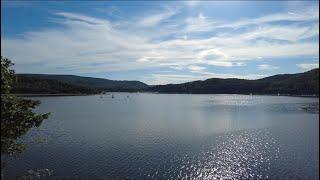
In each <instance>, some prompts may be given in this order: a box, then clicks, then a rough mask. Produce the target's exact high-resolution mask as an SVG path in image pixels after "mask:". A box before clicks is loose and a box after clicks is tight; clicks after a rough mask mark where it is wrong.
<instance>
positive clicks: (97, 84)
mask: <svg viewBox="0 0 320 180" xmlns="http://www.w3.org/2000/svg"><path fill="white" fill-rule="evenodd" d="M17 76H18V78H21V77H23V78H36V79H46V80H56V81H60V82H62V83H67V84H70V85H74V86H82V87H87V88H100V89H106V90H108V89H109V90H110V89H129V90H130V89H144V88H147V87H148V85H147V84H145V83H142V82H140V81H114V80H109V79H102V78H92V77H82V76H75V75H49V74H18V75H17Z"/></svg>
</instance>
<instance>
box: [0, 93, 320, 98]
mask: <svg viewBox="0 0 320 180" xmlns="http://www.w3.org/2000/svg"><path fill="white" fill-rule="evenodd" d="M107 93H145V94H190V95H247V96H289V97H306V98H319V95H318V94H312V95H308V94H306V95H290V94H279V95H278V94H210V93H203V94H201V93H164V92H107ZM2 95H5V94H2ZM10 95H16V96H21V97H55V96H94V95H110V94H74V93H59V94H27V93H15V94H10Z"/></svg>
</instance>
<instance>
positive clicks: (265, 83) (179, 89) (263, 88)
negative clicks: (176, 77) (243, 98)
mask: <svg viewBox="0 0 320 180" xmlns="http://www.w3.org/2000/svg"><path fill="white" fill-rule="evenodd" d="M318 81H319V68H317V69H313V70H310V71H307V72H304V73H298V74H281V75H275V76H270V77H266V78H262V79H258V80H244V79H219V78H212V79H207V80H204V81H193V82H188V83H183V84H168V85H158V86H152V87H150V88H149V89H148V90H149V91H152V92H159V93H194V94H250V93H252V94H278V93H280V94H287V95H314V94H315V95H319V82H318Z"/></svg>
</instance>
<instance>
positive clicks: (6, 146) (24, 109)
mask: <svg viewBox="0 0 320 180" xmlns="http://www.w3.org/2000/svg"><path fill="white" fill-rule="evenodd" d="M12 65H13V63H12V62H11V61H10V60H9V59H7V58H4V57H2V56H1V155H10V156H11V155H15V154H18V153H20V152H22V151H23V150H24V149H25V145H24V144H23V143H21V142H17V139H18V138H19V137H21V136H22V135H24V134H26V133H27V132H28V130H29V129H30V128H32V127H38V126H39V125H40V124H41V122H42V121H43V120H44V119H47V118H48V116H49V113H46V114H37V113H36V112H34V108H36V106H38V105H39V104H40V101H35V100H30V99H23V98H21V97H18V96H15V95H12V94H10V90H11V87H12V84H13V83H14V81H15V72H14V70H12V69H11V66H12Z"/></svg>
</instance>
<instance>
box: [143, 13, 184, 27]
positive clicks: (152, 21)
mask: <svg viewBox="0 0 320 180" xmlns="http://www.w3.org/2000/svg"><path fill="white" fill-rule="evenodd" d="M177 13H178V11H176V10H167V11H165V12H161V13H158V14H153V15H150V16H147V17H144V18H142V19H140V21H139V22H138V24H140V25H141V26H145V27H148V26H155V25H158V24H160V23H161V22H163V21H164V20H166V19H169V18H170V17H172V16H174V15H176V14H177Z"/></svg>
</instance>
